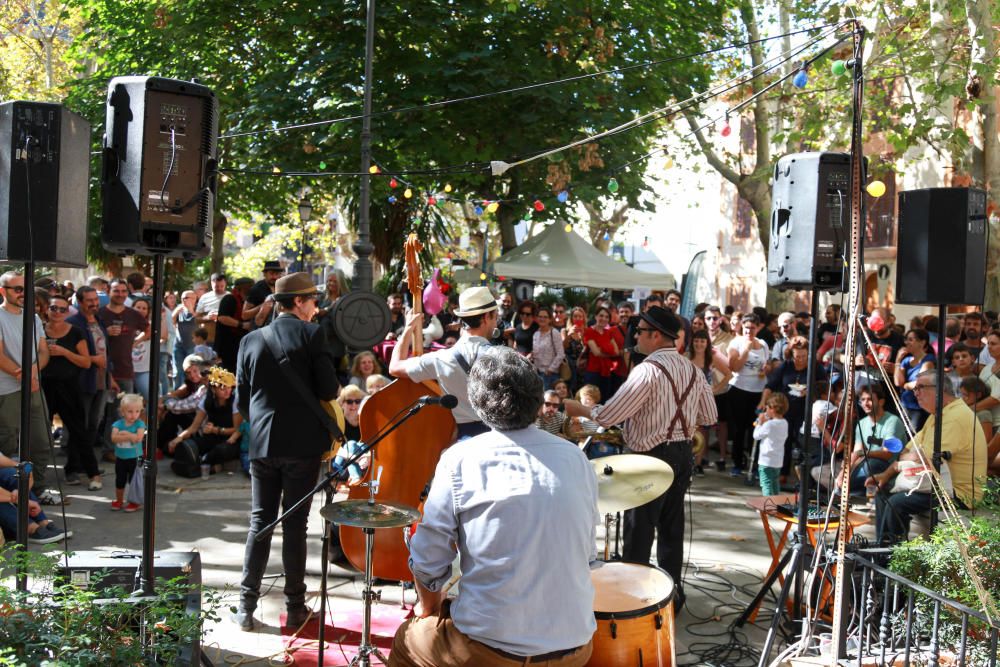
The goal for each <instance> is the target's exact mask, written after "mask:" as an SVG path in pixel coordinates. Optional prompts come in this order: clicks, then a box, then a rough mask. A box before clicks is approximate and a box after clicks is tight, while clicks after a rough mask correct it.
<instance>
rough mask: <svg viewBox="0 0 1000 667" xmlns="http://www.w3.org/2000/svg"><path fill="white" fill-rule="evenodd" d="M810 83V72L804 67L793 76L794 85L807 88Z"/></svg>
mask: <svg viewBox="0 0 1000 667" xmlns="http://www.w3.org/2000/svg"><path fill="white" fill-rule="evenodd" d="M808 83H809V74H808V73H806V71H805V70H804V69H800V70H799V71H798V72H796V73H795V76H793V77H792V85H793V86H795V87H796V88H805V87H806V85H807V84H808Z"/></svg>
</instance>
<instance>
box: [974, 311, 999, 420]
mask: <svg viewBox="0 0 1000 667" xmlns="http://www.w3.org/2000/svg"><path fill="white" fill-rule="evenodd" d="M986 351H987V352H988V353H989V356H990V363H989V364H987V365H986V366H984V367H983V369H982V370H981V371H980V372H979V379H981V380H982V381H983V382H985V383H986V386H987V387H989V388H990V395H989V396H987V397H986V398H983V399H981V400H979V401H977V402H976V405H975V407H974V408H973V410H975V411H976V412H978V411H980V410H989V411H990V414H992V415H993V430H994V431H1000V331H998V330H996V329H994V330H992V331H990V332H989V333H988V334H986Z"/></svg>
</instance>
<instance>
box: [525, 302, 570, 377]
mask: <svg viewBox="0 0 1000 667" xmlns="http://www.w3.org/2000/svg"><path fill="white" fill-rule="evenodd" d="M535 320H536V323H537V324H538V329H537V330H536V331H535V334H534V337H533V339H532V342H531V349H532V354H531V362H532V363H533V364H534V366H535V370H536V371H538V374H539V375H540V376H541V378H542V385H543V389H545V390H548V389H551V388H552V384H553V383H554V382H555V381H556V380H558V379H559V367H560V366H562V362H563V359H565V358H566V354H565V352H564V351H563V344H562V336H561V335H560V334H559V332H558V331H557V330H556V329H555V327H553V326H552V314H551V312H550V311H549V307H548V306H539V308H538V314H537V315H536V316H535Z"/></svg>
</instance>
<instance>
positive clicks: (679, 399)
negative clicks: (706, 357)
mask: <svg viewBox="0 0 1000 667" xmlns="http://www.w3.org/2000/svg"><path fill="white" fill-rule="evenodd" d="M642 363H645V364H651V365H653V366H655V367H656V368H658V369H660V372H661V373H663V377H665V378H667V382H668V383H670V391H671V393H672V394H673V395H674V403H676V404H677V413H676V414H675V415H674V418H673V419H672V420H671V421H670V426H668V427H667V437H670V434H671V433H673V432H674V426H676V425H677V422H680V424H681V429H682V430H683V431H684V438H685V439H688V440H689V439H691V438H692V437H693V436H694V432H693V431H692V430H691V428H690V427H689V426H688V422H687V418H686V417H685V416H684V410H683V409H681V405H682V403H683V401H684V399H685V398H687V397H688V394H690V393H691V389H692V388H693V387H694V383H695V380H697V379H698V373H697V371H695V372H694V373H692V374H691V379H690V380H688V383H687V386H686V387H685V388H684V392H683V393H678V391H677V384H676V383H675V382H674V379H673V378H672V377H670V373H668V372H667V369H666V368H664V367H663V364H661V363H660V362H658V361H654V360H652V359H649V358H647V359H645V360H644V361H643V362H642Z"/></svg>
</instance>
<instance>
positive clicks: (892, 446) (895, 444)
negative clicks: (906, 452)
mask: <svg viewBox="0 0 1000 667" xmlns="http://www.w3.org/2000/svg"><path fill="white" fill-rule="evenodd" d="M882 446H883V447H885V449H886V450H887V451H890V452H892V453H893V454H899V453H900V452H901V451H903V441H902V440H900V439H899V438H886V439H885V440H883V441H882Z"/></svg>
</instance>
